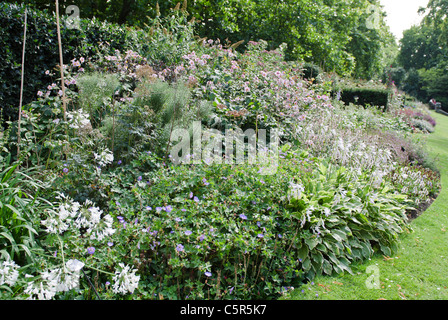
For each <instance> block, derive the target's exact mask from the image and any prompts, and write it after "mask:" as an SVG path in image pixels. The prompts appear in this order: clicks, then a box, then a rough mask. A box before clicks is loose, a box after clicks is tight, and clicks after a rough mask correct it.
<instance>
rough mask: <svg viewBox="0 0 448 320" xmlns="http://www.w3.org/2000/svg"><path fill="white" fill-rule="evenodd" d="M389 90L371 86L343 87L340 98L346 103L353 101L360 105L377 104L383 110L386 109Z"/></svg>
mask: <svg viewBox="0 0 448 320" xmlns="http://www.w3.org/2000/svg"><path fill="white" fill-rule="evenodd" d="M389 95H390V91H389V90H386V89H383V90H379V89H373V88H344V89H343V90H342V92H341V100H342V101H344V102H345V103H346V104H349V103H354V104H357V105H361V106H364V107H365V106H367V105H371V106H378V107H380V108H381V109H382V110H383V111H384V110H386V109H387V106H388V103H389Z"/></svg>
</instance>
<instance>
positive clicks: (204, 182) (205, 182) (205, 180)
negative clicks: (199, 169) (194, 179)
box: [202, 178, 210, 186]
mask: <svg viewBox="0 0 448 320" xmlns="http://www.w3.org/2000/svg"><path fill="white" fill-rule="evenodd" d="M202 183H203V184H204V185H206V186H208V185H209V184H210V183H208V182H207V179H205V178H202Z"/></svg>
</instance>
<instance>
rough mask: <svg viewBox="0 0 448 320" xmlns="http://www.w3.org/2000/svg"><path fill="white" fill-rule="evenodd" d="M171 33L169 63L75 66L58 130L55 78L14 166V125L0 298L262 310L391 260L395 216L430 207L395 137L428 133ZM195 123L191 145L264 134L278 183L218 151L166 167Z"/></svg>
mask: <svg viewBox="0 0 448 320" xmlns="http://www.w3.org/2000/svg"><path fill="white" fill-rule="evenodd" d="M182 19H183V18H182V15H180V16H175V17H174V18H173V21H174V22H173V23H174V24H175V23H178V22H179V21H181V20H182ZM164 23H168V24H169V23H170V20H165V21H164V22H163V23H160V24H159V25H157V24H156V25H154V26H153V27H154V29H153V32H154V34H159V35H161V34H164V33H163V28H164V27H165V25H164ZM182 30H184V29H182ZM173 31H174V30H173ZM184 31H185V30H184ZM184 31H179V32H180V34H178V37H174V38H171V39H172V40H173V45H174V44H175V43H176V42H180V43H182V44H183V46H180V47H179V48H182V49H181V50H180V51H177V52H175V54H174V55H173V56H171V57H168V60H166V59H165V58H166V57H162V55H163V54H164V53H163V52H166V50H167V48H162V49H161V51H160V52H159V53H157V50H156V49H155V48H152V50H154V51H153V52H154V54H153V55H148V56H145V57H144V56H142V55H141V54H139V53H138V52H135V51H132V50H127V51H126V52H122V51H120V50H115V51H113V52H102V51H98V53H97V55H96V56H95V57H94V58H92V57H90V56H77V57H74V58H73V59H72V61H71V63H70V65H68V66H67V67H66V68H65V71H66V81H67V83H66V84H67V92H66V94H67V96H68V98H69V99H70V101H69V110H68V112H67V114H66V118H67V121H64V120H63V119H64V115H63V112H62V107H61V97H60V94H59V93H60V91H59V90H60V88H59V87H58V85H57V84H56V83H57V80H56V79H55V80H53V81H54V85H49V86H48V87H47V86H44V87H42V88H38V89H37V90H38V92H37V93H36V94H37V97H38V98H37V100H36V101H33V102H31V103H29V104H27V105H26V106H24V112H23V117H22V119H23V120H22V123H21V128H22V131H21V138H22V139H21V145H20V150H21V152H20V154H16V150H17V142H18V139H17V134H18V130H17V122H11V123H10V126H9V128H8V130H7V131H5V132H3V133H2V135H1V136H0V143H1V144H0V159H1V163H0V165H1V168H2V169H1V170H3V171H2V173H1V175H0V178H1V179H2V180H1V183H2V184H1V187H2V188H3V189H2V190H3V191H4V192H3V191H2V193H1V194H0V201H1V202H0V203H1V204H2V206H1V207H0V210H2V219H3V217H7V218H6V220H5V221H3V220H2V230H3V231H2V233H0V244H6V246H5V247H2V250H1V251H0V254H1V260H0V271H1V274H0V275H1V277H0V287H1V289H2V290H1V291H0V295H1V297H4V298H11V297H14V298H18V299H22V298H23V299H25V298H38V299H52V298H57V299H95V294H98V295H99V296H100V297H102V298H108V299H212V298H221V299H233V298H236V299H242V298H245V299H254V298H268V299H270V298H275V297H277V296H278V294H281V293H282V292H283V291H284V290H289V289H290V288H291V287H298V286H300V285H301V283H302V282H304V281H308V280H310V279H313V278H314V276H316V275H317V274H332V273H334V272H336V273H341V272H351V270H350V266H351V264H352V263H353V262H355V261H361V262H362V261H363V260H365V259H368V258H369V257H370V256H371V255H372V254H373V253H374V252H380V253H382V254H384V255H386V256H389V255H391V254H392V252H393V251H394V250H395V248H396V246H397V241H398V239H399V235H400V234H401V233H403V232H405V231H406V230H411V228H410V226H409V224H408V221H407V217H406V213H407V210H409V209H411V208H412V207H413V206H415V205H416V204H418V203H419V202H421V201H428V200H429V199H430V197H434V196H435V195H436V194H437V192H438V189H439V178H438V175H437V173H436V172H434V171H433V170H431V169H430V168H428V167H430V166H429V165H428V163H429V161H428V158H427V157H426V156H425V153H424V148H423V146H422V145H421V144H418V143H415V142H413V140H412V139H411V137H410V136H411V135H412V134H413V133H414V132H428V131H430V130H426V129H425V130H419V129H417V127H418V126H416V125H415V121H416V120H421V121H426V123H428V124H429V125H432V124H431V123H430V122H431V119H430V118H429V117H428V116H427V115H425V113H424V112H422V113H421V115H420V114H417V112H416V113H415V114H412V115H408V114H404V112H405V111H403V110H401V106H400V101H399V100H398V98H397V97H396V95H392V97H391V100H390V101H389V105H390V108H389V110H387V111H386V112H384V113H383V112H380V111H378V110H377V108H375V107H366V108H359V107H358V106H354V105H353V104H348V105H345V104H344V103H343V102H341V101H340V100H337V99H331V97H330V94H331V91H332V88H333V83H332V81H331V78H330V77H327V75H325V74H323V73H322V74H320V75H319V77H318V79H307V80H304V79H303V76H304V72H303V69H304V68H303V66H302V65H301V64H299V63H293V62H289V63H287V62H285V61H284V50H285V46H283V45H282V46H280V47H279V48H277V49H275V50H267V49H268V48H267V43H266V42H264V41H259V42H250V43H249V44H248V50H247V51H246V52H245V53H243V54H240V53H237V52H235V50H233V48H230V47H229V48H224V47H223V45H222V44H221V43H220V41H218V40H216V41H213V40H203V41H200V42H199V43H194V42H190V41H187V42H184V41H186V40H185V39H190V33H189V32H190V31H189V30H187V31H185V32H184ZM187 43H189V45H187ZM42 72H43V73H45V70H43V69H42ZM47 76H48V77H53V76H54V75H52V72H51V71H50V70H49V72H48V74H47ZM314 80H316V81H314ZM409 117H411V119H409ZM193 121H197V123H199V125H200V129H201V130H202V132H204V135H205V133H210V132H212V133H214V134H215V135H218V136H219V133H224V132H226V131H227V130H231V129H235V128H241V129H243V130H245V129H253V130H254V132H257V131H259V130H261V129H266V130H267V131H269V132H271V131H273V130H274V129H275V130H277V131H278V133H279V137H280V140H279V143H280V147H279V149H280V150H279V153H278V158H277V160H278V166H275V170H276V172H275V174H265V171H264V170H263V169H265V168H264V164H263V163H260V162H256V163H249V162H244V163H242V164H236V163H232V164H220V163H218V162H217V160H218V159H220V160H222V154H223V153H222V152H221V153H218V158H215V159H214V161H216V162H212V163H206V162H204V161H202V162H201V161H200V162H199V163H192V164H181V165H176V164H174V159H173V157H172V155H171V153H170V152H169V151H170V150H171V149H172V148H173V146H175V142H176V140H175V138H176V137H175V136H174V134H173V129H174V128H184V129H186V130H187V132H188V134H190V135H191V136H194V135H196V134H197V132H196V131H195V129H194V127H193V128H192V123H193ZM434 125H435V123H434ZM212 130H214V131H212ZM270 142H271V143H273V141H270ZM270 147H272V144H270ZM221 151H222V150H221ZM270 151H273V152H274V155H275V150H274V149H270ZM184 156H190V157H191V156H192V155H191V154H188V155H184ZM194 156H195V154H194V152H193V158H194ZM203 159H204V158H203ZM194 160H198V159H194ZM247 160H248V159H247ZM10 166H15V167H12V168H10ZM27 167H29V168H32V169H30V172H28V171H26V170H25V169H24V168H27ZM19 168H20V169H19ZM19 184H20V187H19V186H18V185H19ZM44 191H45V192H44ZM3 213H5V214H3ZM30 213H32V214H30ZM81 270H82V271H83V272H85V274H82V276H81ZM89 280H92V281H90V282H89ZM91 283H93V287H92V286H91ZM285 288H286V289H285ZM93 289H94V290H93Z"/></svg>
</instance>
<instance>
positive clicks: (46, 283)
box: [24, 259, 84, 300]
mask: <svg viewBox="0 0 448 320" xmlns="http://www.w3.org/2000/svg"><path fill="white" fill-rule="evenodd" d="M83 267H84V263H83V262H81V261H79V260H76V259H71V260H68V261H67V263H66V264H65V267H64V268H62V269H61V268H56V269H54V270H45V271H43V272H42V273H41V274H40V276H39V277H37V279H36V280H32V281H30V282H28V285H27V287H26V288H25V290H24V294H26V295H27V296H28V300H35V299H38V300H51V299H52V298H53V297H54V296H55V295H56V294H57V293H58V292H64V291H69V290H71V289H74V288H76V287H78V286H79V277H80V271H81V269H82V268H83ZM25 277H26V278H31V277H33V276H31V275H25Z"/></svg>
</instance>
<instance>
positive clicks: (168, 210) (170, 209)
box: [164, 205, 173, 213]
mask: <svg viewBox="0 0 448 320" xmlns="http://www.w3.org/2000/svg"><path fill="white" fill-rule="evenodd" d="M164 208H165V211H166V212H168V213H170V212H171V211H173V207H171V206H170V205H167V206H166V207H164Z"/></svg>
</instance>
